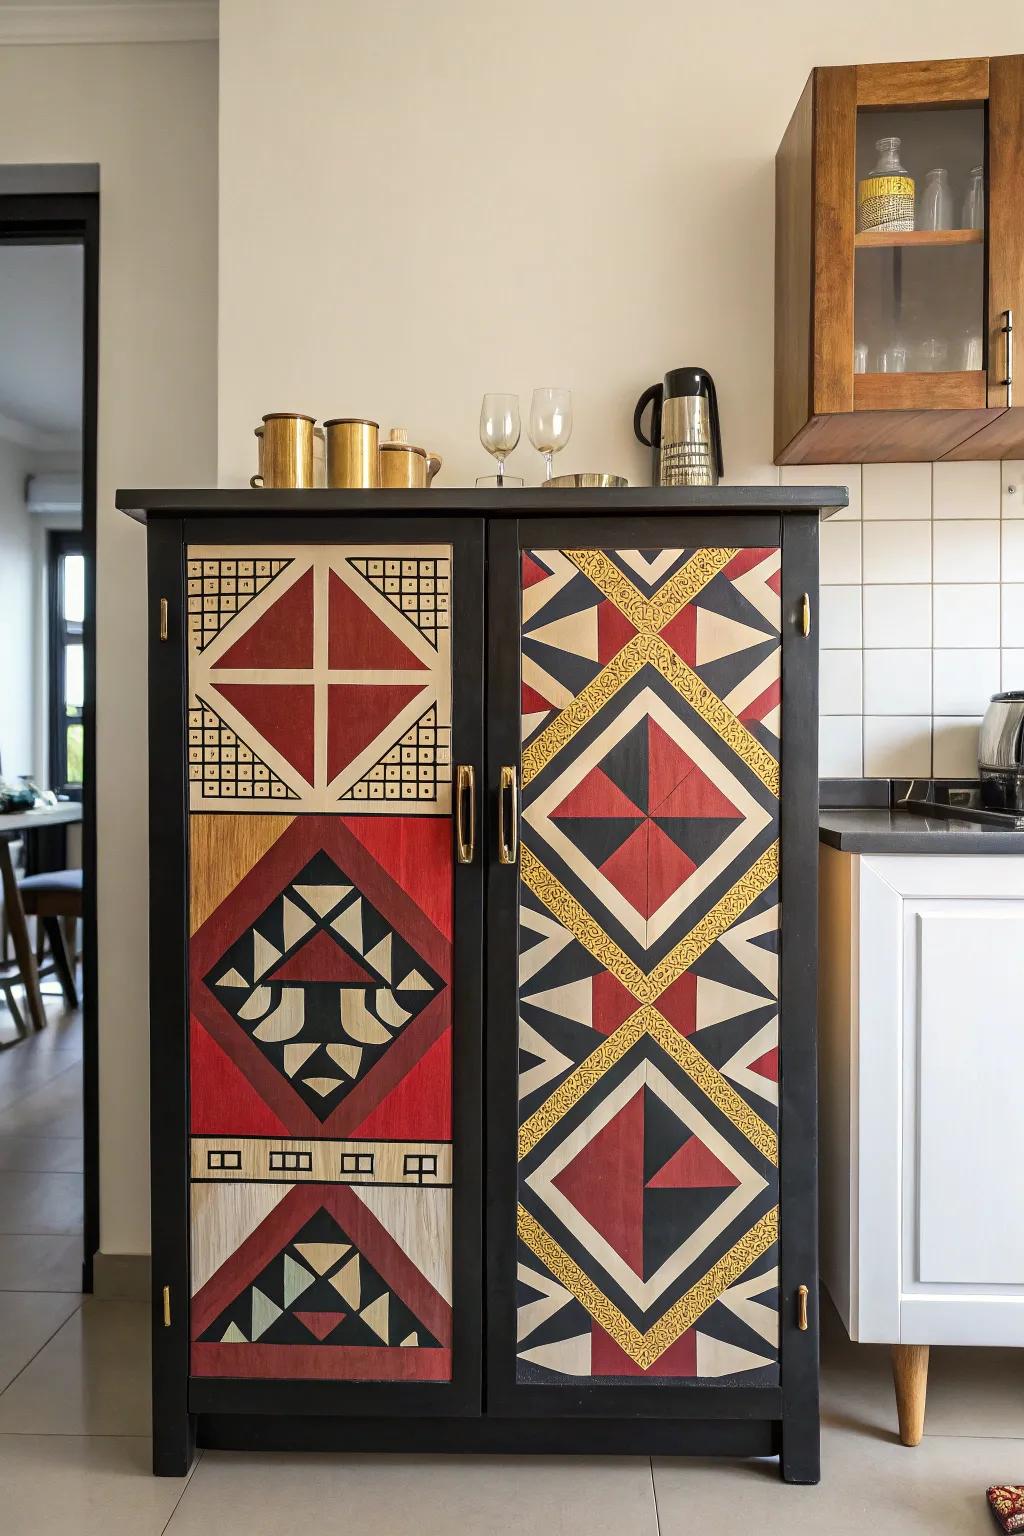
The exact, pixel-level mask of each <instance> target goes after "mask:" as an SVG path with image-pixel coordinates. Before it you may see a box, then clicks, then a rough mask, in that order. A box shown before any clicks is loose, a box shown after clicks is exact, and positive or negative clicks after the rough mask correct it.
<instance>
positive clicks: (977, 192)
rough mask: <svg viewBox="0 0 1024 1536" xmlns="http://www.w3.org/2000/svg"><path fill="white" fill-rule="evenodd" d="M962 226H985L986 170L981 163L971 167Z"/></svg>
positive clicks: (973, 227)
mask: <svg viewBox="0 0 1024 1536" xmlns="http://www.w3.org/2000/svg"><path fill="white" fill-rule="evenodd" d="M961 228H962V229H984V228H985V172H984V171H983V170H982V168H981V166H980V165H975V166H973V167H972V169H971V177H970V180H969V181H968V183H967V193H966V196H965V197H964V216H963V219H962V220H961Z"/></svg>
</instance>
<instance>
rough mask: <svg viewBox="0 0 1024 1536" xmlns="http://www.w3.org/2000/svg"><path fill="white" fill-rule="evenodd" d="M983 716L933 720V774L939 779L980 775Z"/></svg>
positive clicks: (971, 777)
mask: <svg viewBox="0 0 1024 1536" xmlns="http://www.w3.org/2000/svg"><path fill="white" fill-rule="evenodd" d="M980 726H981V717H980V716H978V717H977V718H972V719H959V720H957V719H949V718H940V717H936V718H935V719H934V720H933V721H932V773H934V774H935V775H936V776H937V777H939V778H947V779H974V778H977V776H978V730H979V728H980Z"/></svg>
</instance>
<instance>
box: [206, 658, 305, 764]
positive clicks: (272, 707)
mask: <svg viewBox="0 0 1024 1536" xmlns="http://www.w3.org/2000/svg"><path fill="white" fill-rule="evenodd" d="M217 691H218V692H220V693H221V694H222V695H223V696H224V698H225V699H227V701H228V703H229V704H232V705H234V707H235V709H237V710H238V713H239V714H240V715H243V716H244V717H245V719H246V720H248V722H249V724H250V725H252V726H253V727H254V728H255V729H256V730H257V731H258V732H259V734H260V735H261V736H262V737H263V739H264V740H265V741H268V742H269V743H270V745H271V746H272V747H273V748H274V750H275V751H276V752H280V754H281V756H282V757H283V758H284V760H285V762H287V763H290V764H291V766H292V767H293V768H294V769H295V770H296V772H297V773H300V774H301V775H302V777H303V778H304V779H305V781H306V783H307V784H312V782H313V685H312V683H220V682H219V683H218V684H217ZM251 745H255V743H251Z"/></svg>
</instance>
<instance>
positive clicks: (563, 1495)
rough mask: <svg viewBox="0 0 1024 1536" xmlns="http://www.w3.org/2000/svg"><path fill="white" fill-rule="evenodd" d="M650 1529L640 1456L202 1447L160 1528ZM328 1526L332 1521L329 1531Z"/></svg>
mask: <svg viewBox="0 0 1024 1536" xmlns="http://www.w3.org/2000/svg"><path fill="white" fill-rule="evenodd" d="M332 1509H333V1510H334V1511H336V1519H337V1529H338V1530H341V1529H345V1530H350V1531H366V1532H371V1531H378V1532H381V1533H382V1536H385V1533H386V1536H452V1533H453V1532H457V1533H458V1536H527V1533H529V1536H534V1533H535V1532H537V1531H543V1532H544V1536H580V1532H586V1533H587V1536H613V1533H614V1536H622V1533H623V1532H624V1531H627V1532H628V1533H629V1536H656V1533H657V1529H658V1524H657V1515H656V1512H655V1508H654V1497H653V1491H652V1484H651V1469H650V1465H649V1463H648V1461H647V1459H646V1458H645V1457H616V1458H609V1459H601V1460H598V1459H596V1458H592V1457H576V1458H572V1459H569V1458H562V1457H551V1458H548V1457H543V1458H542V1457H492V1456H464V1457H452V1456H439V1457H429V1458H428V1457H417V1456H320V1457H316V1456H263V1455H251V1456H245V1457H239V1456H231V1455H219V1454H216V1453H214V1452H207V1453H206V1455H205V1456H204V1457H203V1459H202V1462H201V1463H200V1465H199V1467H198V1468H197V1470H196V1472H195V1474H194V1476H193V1478H192V1481H191V1482H190V1483H189V1486H188V1488H187V1489H186V1491H185V1493H184V1495H183V1497H182V1500H181V1503H180V1504H179V1505H178V1508H177V1509H176V1511H175V1513H174V1518H173V1519H172V1520H171V1522H170V1525H169V1526H168V1536H209V1532H210V1531H216V1532H217V1536H243V1533H244V1536H280V1532H282V1531H283V1530H289V1531H304V1530H309V1531H312V1530H326V1529H327V1528H328V1525H329V1524H330V1521H329V1520H328V1519H327V1518H325V1516H326V1512H327V1511H329V1510H332ZM332 1528H333V1527H332Z"/></svg>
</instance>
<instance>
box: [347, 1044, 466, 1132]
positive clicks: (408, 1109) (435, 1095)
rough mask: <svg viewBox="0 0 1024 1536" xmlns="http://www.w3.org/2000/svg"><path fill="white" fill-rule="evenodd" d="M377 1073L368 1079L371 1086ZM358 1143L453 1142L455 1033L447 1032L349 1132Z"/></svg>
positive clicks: (370, 1073)
mask: <svg viewBox="0 0 1024 1536" xmlns="http://www.w3.org/2000/svg"><path fill="white" fill-rule="evenodd" d="M372 1078H373V1072H372V1071H371V1072H369V1073H368V1074H367V1076H366V1079H365V1081H366V1083H367V1084H368V1085H370V1084H371V1082H372ZM346 1134H347V1135H349V1136H351V1137H352V1138H353V1139H354V1140H366V1141H374V1140H382V1141H385V1140H391V1141H450V1140H451V1134H452V1032H451V1030H450V1029H446V1030H445V1032H444V1034H443V1035H439V1036H438V1038H437V1039H436V1040H435V1041H434V1043H433V1045H432V1046H430V1047H429V1049H428V1050H426V1051H424V1053H423V1055H422V1056H421V1057H420V1059H419V1061H418V1062H417V1063H416V1065H415V1066H413V1067H410V1069H409V1071H408V1072H407V1073H406V1074H405V1076H404V1077H403V1078H402V1079H401V1080H400V1081H399V1082H397V1083H396V1084H395V1086H394V1088H392V1090H391V1092H390V1093H389V1094H386V1095H385V1097H384V1098H383V1099H381V1101H380V1103H379V1104H378V1105H377V1106H376V1108H375V1109H372V1110H371V1111H370V1113H369V1114H368V1115H367V1117H366V1119H365V1120H362V1121H360V1123H359V1124H358V1125H357V1126H355V1127H354V1128H353V1129H352V1130H351V1131H349V1132H347V1133H346Z"/></svg>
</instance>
